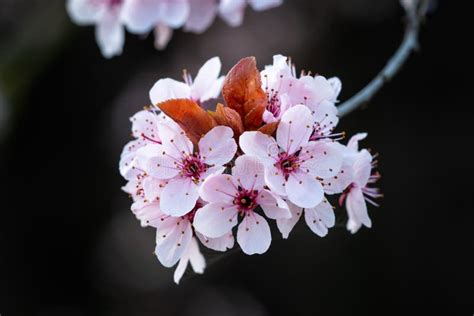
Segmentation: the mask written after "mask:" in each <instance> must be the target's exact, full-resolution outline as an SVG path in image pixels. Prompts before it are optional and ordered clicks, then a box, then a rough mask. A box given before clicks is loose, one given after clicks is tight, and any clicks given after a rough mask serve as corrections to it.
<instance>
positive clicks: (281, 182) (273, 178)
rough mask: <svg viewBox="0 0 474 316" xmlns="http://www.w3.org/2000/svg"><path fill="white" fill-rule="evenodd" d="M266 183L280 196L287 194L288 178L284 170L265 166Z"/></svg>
mask: <svg viewBox="0 0 474 316" xmlns="http://www.w3.org/2000/svg"><path fill="white" fill-rule="evenodd" d="M265 184H266V185H267V186H268V187H269V188H270V189H271V190H272V192H274V193H276V194H278V195H280V196H286V190H285V187H286V180H285V177H284V175H283V172H281V171H280V170H279V169H278V168H276V167H273V166H271V167H266V168H265Z"/></svg>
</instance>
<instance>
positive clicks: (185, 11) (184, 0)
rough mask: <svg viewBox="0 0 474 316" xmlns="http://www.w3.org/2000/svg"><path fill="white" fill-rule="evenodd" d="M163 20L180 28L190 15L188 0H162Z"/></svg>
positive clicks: (173, 26)
mask: <svg viewBox="0 0 474 316" xmlns="http://www.w3.org/2000/svg"><path fill="white" fill-rule="evenodd" d="M161 5H162V7H161V22H162V23H164V24H166V25H168V26H169V27H172V28H179V27H181V26H182V25H183V24H184V23H185V22H186V19H187V18H188V16H189V9H190V6H189V3H188V0H174V1H161Z"/></svg>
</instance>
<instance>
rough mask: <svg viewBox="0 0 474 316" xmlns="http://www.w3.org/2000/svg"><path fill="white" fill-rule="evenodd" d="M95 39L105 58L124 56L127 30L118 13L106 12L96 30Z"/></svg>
mask: <svg viewBox="0 0 474 316" xmlns="http://www.w3.org/2000/svg"><path fill="white" fill-rule="evenodd" d="M95 37H96V41H97V44H98V45H99V48H100V51H101V52H102V55H103V56H104V57H105V58H111V57H113V56H116V55H120V54H122V48H123V44H124V43H125V30H124V29H123V26H122V24H121V22H120V19H119V16H118V13H116V12H109V11H107V12H105V13H104V16H103V17H102V19H101V21H100V22H99V23H98V24H97V26H96V29H95Z"/></svg>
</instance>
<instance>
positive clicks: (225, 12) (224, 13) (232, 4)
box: [218, 0, 283, 27]
mask: <svg viewBox="0 0 474 316" xmlns="http://www.w3.org/2000/svg"><path fill="white" fill-rule="evenodd" d="M282 3H283V0H221V1H220V3H219V9H218V10H219V15H220V16H221V17H222V19H223V20H224V21H226V22H227V23H228V24H229V25H230V26H234V27H235V26H239V25H241V24H242V21H243V19H244V13H245V8H246V6H247V4H250V6H251V7H252V9H254V10H255V11H263V10H268V9H271V8H274V7H277V6H279V5H281V4H282Z"/></svg>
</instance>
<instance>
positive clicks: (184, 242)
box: [155, 217, 193, 268]
mask: <svg viewBox="0 0 474 316" xmlns="http://www.w3.org/2000/svg"><path fill="white" fill-rule="evenodd" d="M192 235H193V232H192V228H191V223H190V222H189V221H188V220H183V219H181V218H180V217H174V218H173V217H168V218H167V219H166V220H165V221H163V223H162V224H160V225H159V226H158V227H157V228H156V248H155V254H156V256H157V257H158V260H159V261H160V262H161V264H162V265H164V266H165V267H167V268H169V267H172V266H174V265H175V264H176V263H177V262H178V260H179V259H180V258H181V256H182V255H183V252H184V251H185V250H186V248H187V247H188V245H189V243H190V242H191V239H192Z"/></svg>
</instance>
